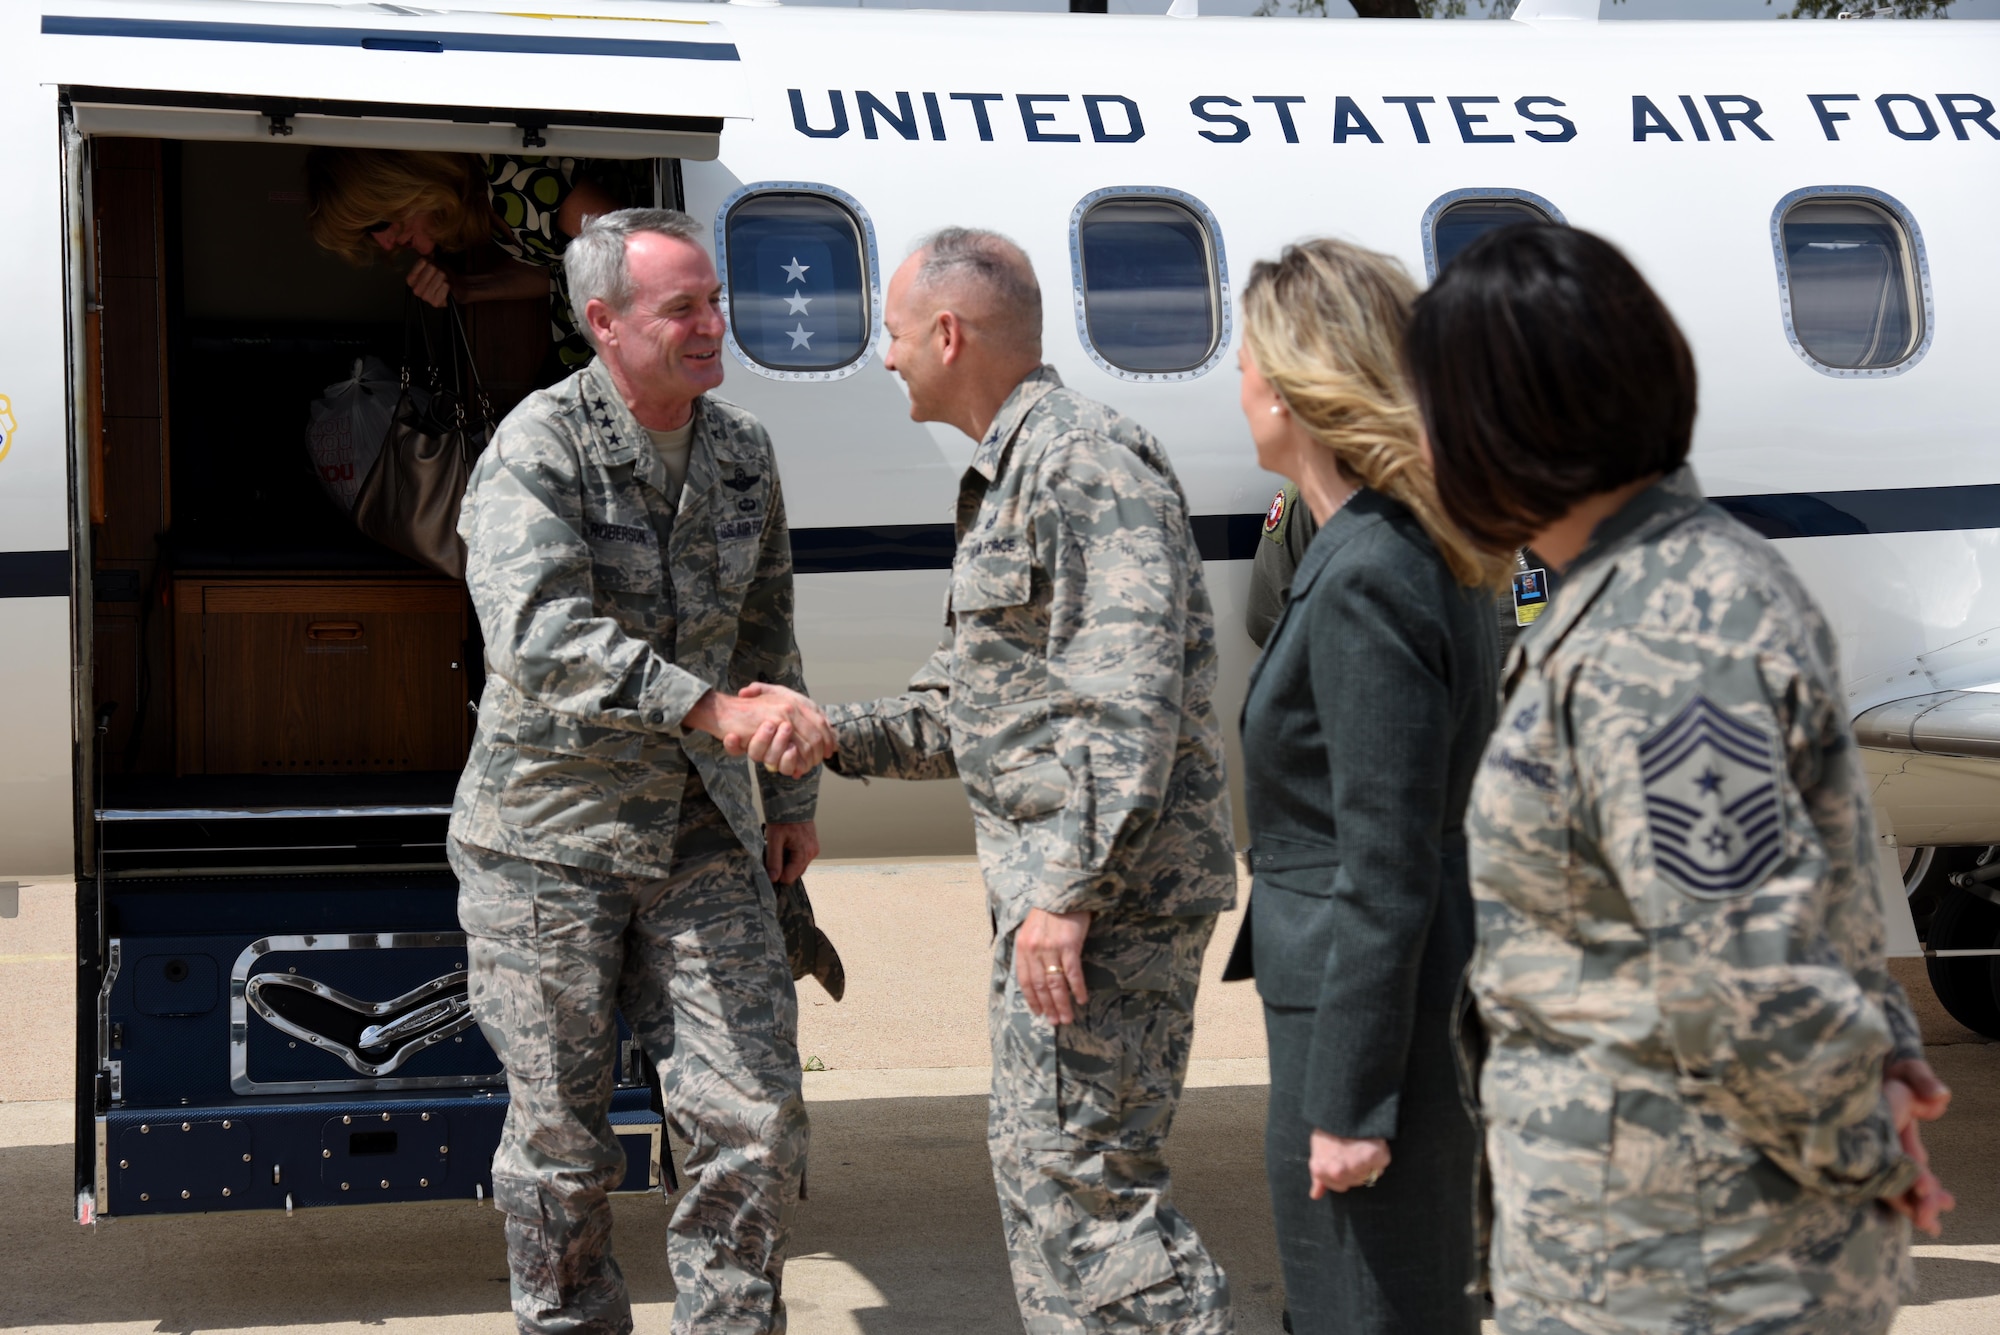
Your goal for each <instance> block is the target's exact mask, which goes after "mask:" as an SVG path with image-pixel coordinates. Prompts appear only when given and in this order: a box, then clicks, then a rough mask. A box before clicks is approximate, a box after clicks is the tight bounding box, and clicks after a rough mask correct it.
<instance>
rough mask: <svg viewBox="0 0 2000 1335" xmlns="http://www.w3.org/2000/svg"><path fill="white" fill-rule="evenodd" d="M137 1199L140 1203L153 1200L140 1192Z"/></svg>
mask: <svg viewBox="0 0 2000 1335" xmlns="http://www.w3.org/2000/svg"><path fill="white" fill-rule="evenodd" d="M139 1199H140V1200H142V1201H150V1200H152V1199H153V1198H152V1197H151V1196H148V1195H147V1194H146V1193H145V1192H143V1191H142V1192H140V1193H139Z"/></svg>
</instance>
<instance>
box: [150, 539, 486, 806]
mask: <svg viewBox="0 0 2000 1335" xmlns="http://www.w3.org/2000/svg"><path fill="white" fill-rule="evenodd" d="M173 597H174V660H175V661H174V694H175V723H176V728H175V732H176V759H177V765H176V768H177V770H178V771H179V772H180V773H182V774H360V773H380V772H388V771H396V770H452V769H457V768H458V767H459V766H460V765H462V764H463V763H464V761H465V753H466V748H467V746H468V745H469V742H470V729H469V723H470V719H471V715H470V711H469V710H468V709H467V708H466V698H467V675H466V652H467V644H466V638H467V634H468V631H469V618H468V613H467V607H466V598H465V588H464V586H463V585H461V584H458V583H456V582H454V581H451V580H442V579H418V578H410V579H374V580H365V579H351V578H349V579H317V580H316V579H304V578H300V579H283V578H258V579H245V578H241V577H215V578H203V577H199V576H195V577H187V578H180V579H176V580H175V581H174V591H173Z"/></svg>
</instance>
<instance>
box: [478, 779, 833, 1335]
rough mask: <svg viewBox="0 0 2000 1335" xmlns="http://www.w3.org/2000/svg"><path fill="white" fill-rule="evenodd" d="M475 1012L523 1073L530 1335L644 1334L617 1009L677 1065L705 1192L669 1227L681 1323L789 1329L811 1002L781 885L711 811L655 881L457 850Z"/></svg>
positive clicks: (682, 1108) (677, 1109)
mask: <svg viewBox="0 0 2000 1335" xmlns="http://www.w3.org/2000/svg"><path fill="white" fill-rule="evenodd" d="M451 861H452V867H453V869H454V870H455V871H457V873H458V876H459V882H460V888H459V920H460V922H461V923H462V924H463V925H464V927H465V930H466V932H467V933H468V934H469V935H470V938H471V939H470V941H469V942H468V947H467V948H468V951H469V957H468V964H469V966H470V969H471V975H472V979H471V992H472V1008H473V1013H474V1014H475V1015H477V1016H478V1018H479V1024H480V1028H481V1029H482V1030H483V1031H484V1032H485V1034H486V1038H487V1041H488V1042H490V1043H491V1044H492V1045H493V1048H494V1050H495V1051H496V1052H498V1053H499V1054H500V1057H501V1060H502V1061H503V1062H504V1063H505V1065H506V1068H507V1090H508V1094H509V1096H510V1098H511V1100H512V1101H511V1103H510V1104H509V1106H508V1109H507V1123H506V1127H505V1129H504V1131H503V1132H502V1134H501V1139H500V1149H499V1152H498V1153H497V1154H495V1155H494V1157H493V1198H494V1203H495V1204H496V1205H498V1206H499V1208H500V1209H501V1210H503V1211H505V1212H506V1215H507V1229H506V1231H507V1268H508V1271H509V1272H510V1274H511V1275H512V1281H513V1298H514V1317H515V1322H516V1324H517V1325H518V1326H519V1327H520V1329H521V1330H522V1331H523V1332H524V1333H527V1335H557V1333H558V1332H560V1333H561V1335H622V1332H626V1331H630V1330H631V1329H632V1308H631V1302H630V1300H629V1298H628V1297H627V1295H626V1291H625V1280H624V1277H623V1276H622V1275H621V1274H620V1273H619V1270H618V1263H617V1261H615V1260H614V1259H613V1258H612V1255H611V1236H610V1234H611V1208H610V1204H609V1202H608V1201H607V1200H606V1197H605V1193H606V1191H607V1190H608V1189H609V1188H611V1187H612V1186H614V1185H616V1184H617V1183H618V1182H619V1181H620V1180H622V1179H623V1177H624V1175H625V1155H624V1153H623V1152H622V1151H621V1150H620V1148H619V1145H618V1141H617V1139H616V1137H615V1136H614V1135H613V1134H612V1128H611V1122H610V1108H611V1091H612V1056H613V1048H614V1046H615V1044H616V1041H617V1025H616V1023H615V1022H614V1020H613V1018H612V1009H613V1007H614V1005H615V1006H616V1007H617V1009H618V1011H619V1012H621V1013H622V1014H623V1015H624V1017H625V1020H626V1023H628V1024H630V1025H631V1026H632V1029H633V1032H634V1033H635V1034H636V1035H637V1037H638V1039H639V1041H640V1043H641V1044H643V1045H644V1047H645V1049H646V1052H647V1053H648V1054H649V1055H650V1056H652V1057H653V1059H654V1060H655V1061H656V1062H658V1063H659V1067H660V1072H661V1086H662V1090H663V1093H664V1095H665V1100H666V1108H667V1118H668V1122H669V1124H670V1125H671V1126H672V1128H673V1130H674V1133H675V1134H676V1135H677V1136H679V1137H680V1138H681V1139H682V1140H684V1141H685V1142H687V1145H688V1153H687V1160H686V1164H685V1168H686V1170H687V1176H688V1179H689V1181H688V1184H687V1190H686V1192H685V1194H684V1195H683V1196H682V1197H681V1199H680V1201H679V1202H678V1204H677V1205H676V1207H675V1209H674V1213H673V1218H672V1220H671V1222H670V1223H669V1224H668V1226H667V1256H668V1259H669V1261H670V1262H671V1264H672V1267H673V1276H674V1286H675V1288H676V1290H677V1291H678V1296H677V1297H676V1299H675V1302H674V1322H673V1329H674V1331H675V1332H676V1335H681V1333H683V1332H695V1331H700V1332H704V1333H706V1332H730V1335H739V1333H740V1335H764V1333H765V1332H782V1331H783V1330H784V1328H785V1316H784V1304H783V1303H782V1301H781V1299H780V1281H781V1275H782V1270H783V1266H784V1249H785V1239H786V1234H787V1232H788V1231H789V1229H790V1225H791V1217H792V1212H793V1209H794V1207H795V1206H796V1203H797V1201H798V1196H799V1179H800V1175H801V1173H802V1172H803V1169H804V1165H805V1155H806V1111H805V1104H804V1102H803V1101H802V1099H801V1095H800V1089H799V1083H800V1075H799V1054H798V1001H797V998H796V994H795V993H794V992H793V990H792V978H791V970H790V968H789V967H788V966H787V964H786V961H785V950H784V945H783V942H782V941H781V940H780V939H779V934H778V924H777V920H776V917H775V916H774V912H775V911H774V908H773V904H772V894H771V886H770V882H769V881H768V880H767V879H766V878H765V876H764V873H763V870H762V868H761V867H760V866H759V865H758V863H757V862H756V860H755V859H753V858H752V857H751V856H750V855H749V854H748V853H747V852H746V851H745V850H744V848H743V846H742V845H741V843H739V842H738V841H737V839H736V837H735V835H734V834H732V833H731V832H730V830H729V827H728V825H727V823H726V822H725V821H724V820H723V818H722V815H721V813H720V812H719V811H717V810H716V808H715V806H714V804H713V803H711V802H710V801H709V800H708V799H707V798H706V797H697V798H693V799H691V800H689V801H687V802H685V803H684V804H683V806H682V810H681V824H680V833H679V835H678V837H677V840H676V843H675V848H674V856H673V863H672V866H671V867H669V868H668V869H667V875H666V876H665V878H664V879H661V880H654V881H647V880H637V879H632V878H628V877H622V876H611V875H605V874H600V873H595V872H588V871H581V870H578V869H576V868H573V867H561V866H555V865H552V864H549V863H542V862H529V861H524V860H522V859H519V858H512V857H504V856H502V855H500V854H497V853H493V852H489V851H487V850H485V849H479V848H472V847H467V846H463V845H459V844H456V843H454V844H453V846H452V849H451Z"/></svg>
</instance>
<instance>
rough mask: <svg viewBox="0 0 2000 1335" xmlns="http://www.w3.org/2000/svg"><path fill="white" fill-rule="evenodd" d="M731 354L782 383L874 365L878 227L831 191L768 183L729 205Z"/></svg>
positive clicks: (723, 216)
mask: <svg viewBox="0 0 2000 1335" xmlns="http://www.w3.org/2000/svg"><path fill="white" fill-rule="evenodd" d="M715 244H716V251H717V258H718V259H719V260H720V263H719V264H718V265H717V267H718V268H719V269H720V270H721V271H722V283H723V300H724V303H725V304H726V306H727V308H728V317H729V349H730V351H731V352H733V353H735V354H736V357H737V359H738V360H740V361H741V362H743V364H744V365H746V366H748V367H749V368H750V369H751V370H753V371H757V372H759V373H761V374H764V375H768V376H772V377H775V378H777V379H783V380H837V379H840V378H841V377H843V376H848V375H852V374H853V373H854V372H856V371H858V370H860V369H861V367H862V366H863V365H865V364H866V362H867V360H868V351H869V345H870V342H871V335H872V334H873V331H874V328H875V321H876V318H877V313H878V312H879V311H880V309H881V305H882V299H881V281H880V277H879V274H880V270H879V267H878V264H877V258H876V253H875V228H874V225H873V224H872V223H871V222H869V220H868V215H867V214H866V213H865V212H864V211H863V210H862V208H861V206H860V204H858V203H856V202H855V200H854V199H852V198H851V197H850V196H848V195H846V194H843V193H842V192H840V191H837V190H834V189H833V188H831V187H830V186H823V185H805V184H800V183H792V182H766V183H762V184H758V185H752V186H745V187H744V188H743V189H741V190H739V191H737V192H736V193H735V194H733V195H731V196H730V197H729V198H728V199H727V200H725V201H724V202H723V205H722V208H721V210H720V211H719V212H718V214H717V218H716V227H715Z"/></svg>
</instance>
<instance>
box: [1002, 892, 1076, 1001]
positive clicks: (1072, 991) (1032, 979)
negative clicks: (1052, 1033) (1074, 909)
mask: <svg viewBox="0 0 2000 1335" xmlns="http://www.w3.org/2000/svg"><path fill="white" fill-rule="evenodd" d="M1089 935H1090V915H1089V914H1088V913H1050V912H1048V911H1047V910H1045V909H1029V910H1028V916H1027V918H1026V920H1025V921H1023V922H1022V923H1021V925H1020V927H1018V928H1017V929H1015V932H1014V976H1015V977H1016V978H1018V979H1019V980H1020V982H1021V995H1022V996H1023V997H1024V998H1026V999H1027V1002H1028V1009H1029V1010H1030V1011H1032V1012H1034V1013H1035V1014H1036V1015H1039V1016H1040V1017H1041V1018H1042V1019H1044V1020H1048V1021H1049V1022H1051V1023H1053V1024H1071V1023H1074V1022H1075V1020H1076V1010H1075V1007H1073V1006H1072V1005H1071V1004H1070V1002H1071V1000H1072V999H1074V1000H1075V1002H1076V1005H1077V1006H1081V1005H1082V1004H1083V1003H1084V1002H1086V1001H1089V1000H1090V989H1088V988H1086V987H1085V986H1084V985H1083V939H1084V938H1085V937H1087V936H1089Z"/></svg>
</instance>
